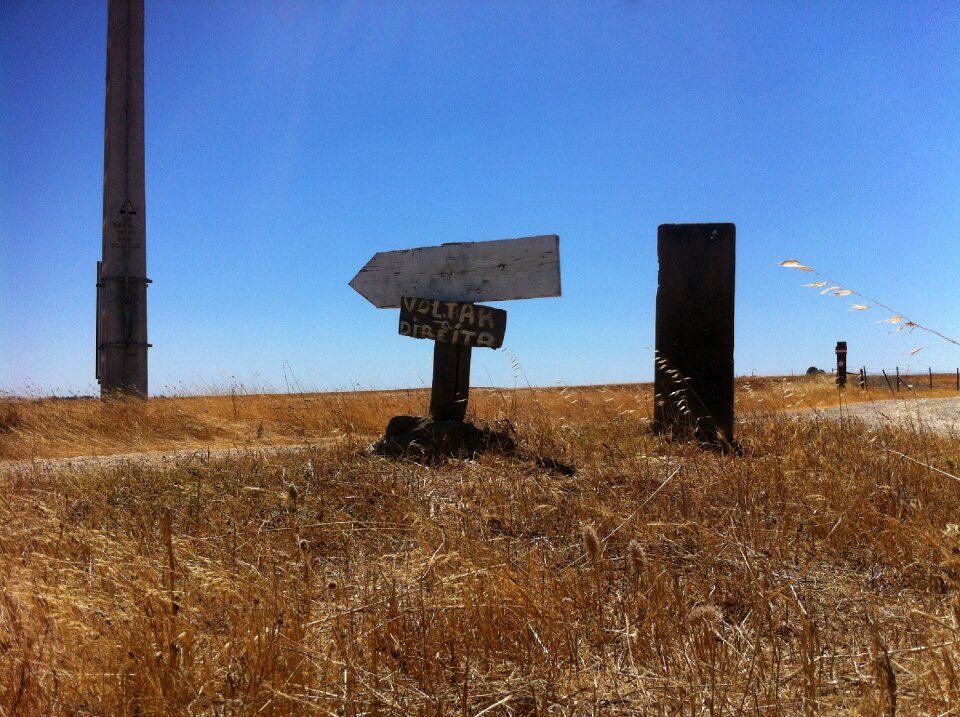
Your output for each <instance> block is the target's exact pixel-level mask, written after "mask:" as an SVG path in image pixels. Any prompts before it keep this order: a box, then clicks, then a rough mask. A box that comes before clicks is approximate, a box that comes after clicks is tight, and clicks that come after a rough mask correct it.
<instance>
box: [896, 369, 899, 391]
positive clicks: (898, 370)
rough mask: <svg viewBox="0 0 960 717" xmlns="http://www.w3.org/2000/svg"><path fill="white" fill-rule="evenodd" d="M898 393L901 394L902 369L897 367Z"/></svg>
mask: <svg viewBox="0 0 960 717" xmlns="http://www.w3.org/2000/svg"><path fill="white" fill-rule="evenodd" d="M896 368H897V393H900V367H899V366H897V367H896Z"/></svg>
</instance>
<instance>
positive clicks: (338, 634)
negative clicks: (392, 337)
mask: <svg viewBox="0 0 960 717" xmlns="http://www.w3.org/2000/svg"><path fill="white" fill-rule="evenodd" d="M887 395H889V393H888V394H887ZM923 395H925V396H926V395H936V394H930V393H927V392H925V393H924V394H923ZM943 395H956V393H955V392H953V391H946V390H945V391H944V393H943ZM864 398H870V399H879V398H884V394H883V393H881V392H880V391H876V390H871V391H870V392H868V393H867V394H865V395H864V394H861V393H860V392H859V391H856V390H855V389H854V390H849V391H847V393H846V395H845V396H844V398H843V400H844V401H845V402H852V401H858V400H862V399H864ZM427 400H428V398H427V393H426V392H425V391H397V392H377V393H344V394H310V395H238V394H227V395H220V396H214V397H181V398H161V399H154V400H151V401H149V402H148V403H143V402H139V401H115V402H110V403H107V404H101V403H99V402H96V401H82V400H73V401H67V400H52V399H48V400H14V399H6V400H2V401H0V459H2V460H3V461H4V462H3V463H2V464H0V465H2V467H0V471H2V482H0V512H2V521H3V526H4V527H3V529H2V530H0V556H2V557H0V585H2V597H0V715H14V714H22V715H48V714H50V715H313V714H319V715H407V714H410V715H474V716H479V715H565V714H577V715H579V714H641V715H758V716H759V715H764V716H766V715H842V714H862V715H883V716H887V715H894V714H901V715H950V714H957V713H960V599H958V595H960V593H958V588H960V528H958V525H957V524H958V523H960V479H958V478H957V474H958V472H960V466H958V464H960V439H958V436H956V435H941V434H938V433H936V432H934V431H933V430H932V429H931V428H930V427H929V426H925V425H923V424H922V422H921V423H917V422H914V423H912V424H911V425H909V426H907V427H906V428H902V427H897V426H882V427H868V426H866V425H864V424H861V423H858V422H857V421H855V420H845V421H842V422H841V421H831V420H827V419H825V418H824V417H823V414H822V413H820V412H819V411H814V410H808V409H812V408H823V407H830V406H836V405H837V404H838V393H837V390H836V388H835V387H834V386H833V385H832V383H831V381H830V379H829V377H812V378H804V379H796V380H784V379H751V380H750V381H749V382H747V381H740V382H738V388H737V402H738V406H737V422H738V425H737V431H738V436H737V437H738V439H739V440H740V441H741V442H742V444H743V447H744V451H743V455H742V456H737V455H723V454H719V453H714V452H710V451H701V450H699V449H697V448H696V446H694V445H691V444H687V443H674V442H669V441H665V440H662V439H660V438H659V437H656V436H654V435H652V434H651V432H650V430H649V416H650V413H651V395H650V388H649V386H636V385H634V386H602V387H588V388H563V389H561V388H555V389H523V390H503V391H500V390H476V391H475V392H474V393H473V394H472V395H471V414H472V417H473V420H474V421H476V422H478V423H491V424H492V423H494V422H496V423H497V424H498V425H499V426H500V427H504V426H510V429H511V430H513V431H514V432H515V434H516V438H517V443H518V445H519V451H518V453H517V454H516V455H501V454H497V453H493V452H490V453H487V454H485V455H482V456H480V457H478V458H476V459H475V460H461V459H450V460H446V461H442V462H438V463H418V462H413V461H401V460H389V459H384V458H380V457H377V456H374V455H371V454H370V453H369V452H368V450H367V448H368V445H369V443H370V442H371V441H372V440H373V439H374V438H375V437H376V435H377V434H379V433H380V432H382V430H383V428H384V426H385V425H386V422H387V420H388V419H389V418H390V417H391V416H393V415H397V414H404V413H422V412H423V411H424V410H425V405H426V402H427ZM276 446H290V447H291V449H290V450H273V448H274V447H276ZM174 451H179V452H178V453H176V454H174V453H173V452H174ZM184 451H186V452H184ZM143 452H166V453H167V454H168V457H167V458H166V459H163V458H160V457H158V454H149V455H132V456H128V457H127V458H126V459H124V460H112V461H96V460H63V459H67V458H72V457H74V456H79V455H100V456H109V455H116V454H134V453H143ZM904 456H908V457H909V459H908V458H904ZM50 459H61V460H50ZM545 459H551V460H545ZM561 464H563V465H570V466H575V468H576V475H569V474H568V473H569V472H568V471H562V470H557V469H555V468H551V467H550V466H558V465H561Z"/></svg>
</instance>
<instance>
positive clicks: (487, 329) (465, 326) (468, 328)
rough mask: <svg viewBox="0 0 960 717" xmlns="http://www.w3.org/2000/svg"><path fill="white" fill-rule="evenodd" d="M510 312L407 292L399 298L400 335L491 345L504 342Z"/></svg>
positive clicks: (446, 341) (478, 345) (494, 346)
mask: <svg viewBox="0 0 960 717" xmlns="http://www.w3.org/2000/svg"><path fill="white" fill-rule="evenodd" d="M506 331H507V312H506V311H504V310H503V309H494V308H491V307H489V306H483V305H482V304H472V303H465V302H461V301H439V300H436V299H421V298H418V297H415V296H404V297H403V298H402V299H401V300H400V335H401V336H410V337H413V338H415V339H432V340H434V341H437V342H438V343H442V344H453V345H455V346H477V347H486V348H491V349H496V348H500V347H501V346H502V345H503V337H504V334H505V333H506Z"/></svg>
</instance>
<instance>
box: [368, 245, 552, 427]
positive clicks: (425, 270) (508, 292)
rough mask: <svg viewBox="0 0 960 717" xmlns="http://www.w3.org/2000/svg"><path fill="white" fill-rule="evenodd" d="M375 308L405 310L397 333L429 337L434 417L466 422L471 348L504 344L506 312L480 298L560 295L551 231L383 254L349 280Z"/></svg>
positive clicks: (431, 397) (401, 314) (497, 299)
mask: <svg viewBox="0 0 960 717" xmlns="http://www.w3.org/2000/svg"><path fill="white" fill-rule="evenodd" d="M350 286H351V287H353V288H354V289H355V290H356V291H357V292H358V293H359V294H360V295H362V296H363V297H364V298H366V299H367V300H368V301H369V302H370V303H371V304H373V305H374V306H376V307H378V308H399V309H400V325H399V330H400V335H401V336H410V337H412V338H417V339H431V340H433V341H434V342H436V343H435V345H434V350H433V386H432V391H431V396H430V416H431V418H433V420H435V421H449V420H454V421H462V420H463V418H464V416H465V415H466V411H467V401H468V399H469V395H470V358H471V351H472V350H473V347H474V346H476V347H486V348H491V349H496V348H499V347H500V346H502V345H503V337H504V334H505V332H506V330H507V312H506V311H504V310H503V309H494V308H491V307H489V306H483V305H481V304H476V303H474V302H475V301H507V300H511V299H534V298H540V297H550V296H560V238H559V237H558V236H556V235H554V234H550V235H546V236H535V237H523V238H520V239H501V240H498V241H488V242H465V243H459V244H442V245H441V246H431V247H422V248H419V249H405V250H401V251H389V252H380V253H378V254H375V255H374V256H373V258H372V259H370V261H368V262H367V263H366V264H365V265H364V267H363V268H362V269H360V271H359V272H357V275H356V276H355V277H353V279H352V280H351V281H350Z"/></svg>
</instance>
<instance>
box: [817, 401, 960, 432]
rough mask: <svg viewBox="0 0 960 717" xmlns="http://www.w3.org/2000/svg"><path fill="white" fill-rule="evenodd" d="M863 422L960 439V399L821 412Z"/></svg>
mask: <svg viewBox="0 0 960 717" xmlns="http://www.w3.org/2000/svg"><path fill="white" fill-rule="evenodd" d="M841 410H842V412H843V414H842V415H843V417H845V418H846V417H850V418H856V419H859V420H862V421H863V422H864V423H866V424H867V425H869V426H889V425H894V424H899V425H901V426H904V427H907V428H910V427H914V428H927V429H930V430H932V431H936V432H937V433H942V434H944V435H948V436H953V437H957V438H960V398H909V399H899V398H897V399H891V400H888V401H867V402H865V403H852V404H850V405H849V406H844V407H843V408H842V409H840V408H839V407H838V408H826V409H820V410H818V411H817V413H818V414H821V415H823V416H824V417H825V418H830V419H839V418H840V416H841Z"/></svg>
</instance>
